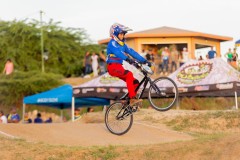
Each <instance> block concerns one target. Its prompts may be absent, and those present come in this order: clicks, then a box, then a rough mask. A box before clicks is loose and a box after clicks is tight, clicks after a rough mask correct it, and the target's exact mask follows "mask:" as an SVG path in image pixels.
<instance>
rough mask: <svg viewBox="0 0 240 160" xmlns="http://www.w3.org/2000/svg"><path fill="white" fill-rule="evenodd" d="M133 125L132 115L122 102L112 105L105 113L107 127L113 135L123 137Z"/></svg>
mask: <svg viewBox="0 0 240 160" xmlns="http://www.w3.org/2000/svg"><path fill="white" fill-rule="evenodd" d="M132 123H133V115H132V113H131V112H130V111H129V108H128V107H125V106H124V104H122V103H121V102H115V103H113V104H112V105H110V106H109V108H108V109H107V111H106V113H105V124H106V127H107V129H108V130H109V131H110V132H111V133H113V134H116V135H123V134H125V133H127V132H128V131H129V129H130V128H131V126H132Z"/></svg>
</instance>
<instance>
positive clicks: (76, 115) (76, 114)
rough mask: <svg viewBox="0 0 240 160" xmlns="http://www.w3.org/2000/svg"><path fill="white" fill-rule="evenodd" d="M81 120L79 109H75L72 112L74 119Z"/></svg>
mask: <svg viewBox="0 0 240 160" xmlns="http://www.w3.org/2000/svg"><path fill="white" fill-rule="evenodd" d="M79 118H81V114H80V109H78V108H76V109H75V111H74V119H75V120H76V119H79Z"/></svg>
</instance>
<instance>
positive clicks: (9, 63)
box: [3, 59, 14, 75]
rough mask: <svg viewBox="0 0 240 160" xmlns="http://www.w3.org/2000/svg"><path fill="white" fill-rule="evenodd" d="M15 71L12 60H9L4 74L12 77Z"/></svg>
mask: <svg viewBox="0 0 240 160" xmlns="http://www.w3.org/2000/svg"><path fill="white" fill-rule="evenodd" d="M13 70H14V64H13V62H12V60H11V59H7V62H6V63H5V67H4V69H3V73H4V74H6V75H10V74H11V73H12V72H13Z"/></svg>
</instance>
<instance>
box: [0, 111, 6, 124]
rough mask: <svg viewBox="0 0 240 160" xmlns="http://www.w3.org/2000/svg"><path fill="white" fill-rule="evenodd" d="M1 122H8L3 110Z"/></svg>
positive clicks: (0, 114)
mask: <svg viewBox="0 0 240 160" xmlns="http://www.w3.org/2000/svg"><path fill="white" fill-rule="evenodd" d="M0 123H7V117H6V116H5V115H4V113H3V111H0Z"/></svg>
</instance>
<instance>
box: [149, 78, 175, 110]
mask: <svg viewBox="0 0 240 160" xmlns="http://www.w3.org/2000/svg"><path fill="white" fill-rule="evenodd" d="M177 99H178V89H177V85H176V83H175V82H174V81H173V80H172V79H170V78H168V77H160V78H157V79H156V80H154V81H153V84H152V85H151V86H150V88H149V92H148V100H149V102H150V104H151V105H152V107H153V108H154V109H156V110H158V111H167V110H169V109H170V108H172V107H173V106H174V104H175V103H176V102H177Z"/></svg>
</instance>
